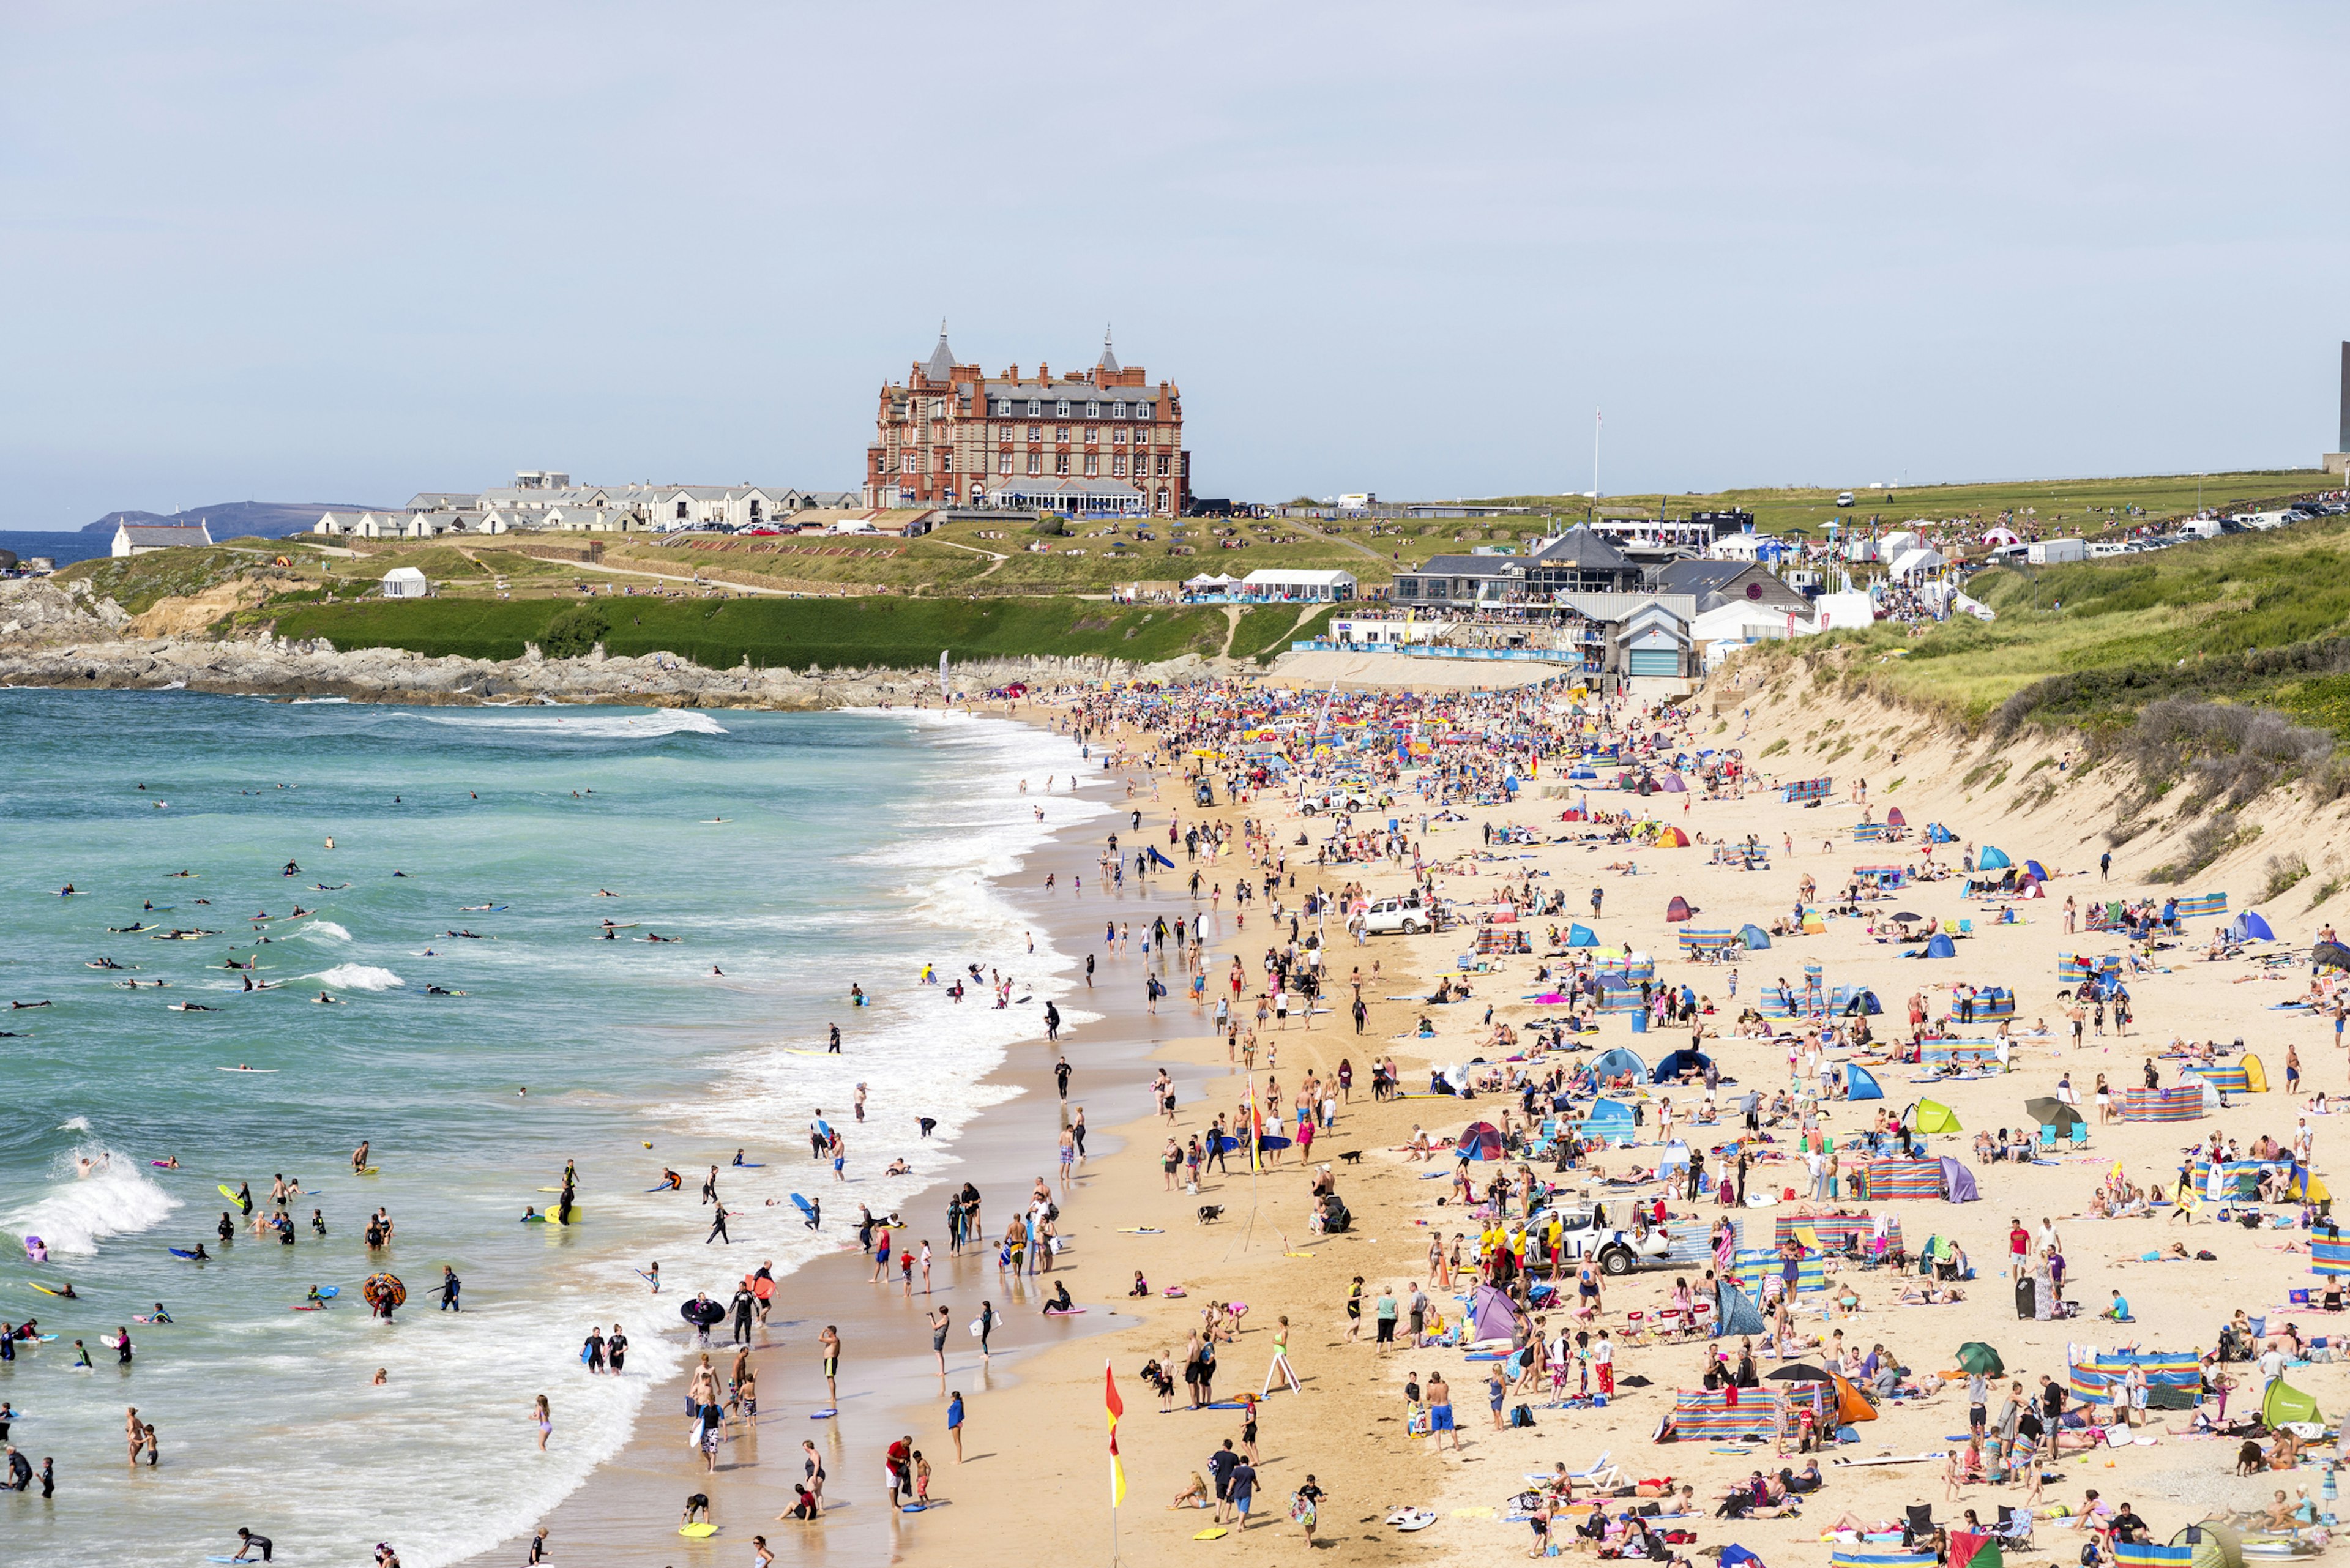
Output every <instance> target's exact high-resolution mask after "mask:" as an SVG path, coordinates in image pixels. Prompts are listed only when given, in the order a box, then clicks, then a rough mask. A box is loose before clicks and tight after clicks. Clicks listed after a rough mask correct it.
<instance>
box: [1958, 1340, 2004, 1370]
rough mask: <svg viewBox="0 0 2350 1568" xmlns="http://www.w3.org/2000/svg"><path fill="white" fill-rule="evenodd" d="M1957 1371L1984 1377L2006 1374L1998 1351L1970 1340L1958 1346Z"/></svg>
mask: <svg viewBox="0 0 2350 1568" xmlns="http://www.w3.org/2000/svg"><path fill="white" fill-rule="evenodd" d="M1959 1370H1960V1371H1961V1372H1980V1373H1981V1374H1982V1375H1983V1376H1986V1377H1998V1376H2002V1375H2004V1374H2005V1373H2006V1371H2007V1363H2005V1362H2003V1361H2002V1360H2001V1359H2000V1358H1999V1352H1998V1351H1996V1350H1993V1349H1992V1348H1991V1346H1990V1345H1985V1344H1984V1343H1983V1342H1982V1341H1981V1340H1980V1339H1970V1340H1969V1341H1967V1342H1966V1343H1965V1344H1964V1345H1960V1346H1959Z"/></svg>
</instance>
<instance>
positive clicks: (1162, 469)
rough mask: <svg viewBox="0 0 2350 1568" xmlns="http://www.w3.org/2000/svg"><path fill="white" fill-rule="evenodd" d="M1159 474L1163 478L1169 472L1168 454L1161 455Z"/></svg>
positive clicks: (1162, 453)
mask: <svg viewBox="0 0 2350 1568" xmlns="http://www.w3.org/2000/svg"><path fill="white" fill-rule="evenodd" d="M1166 472H1167V454H1166V453H1165V452H1161V453H1159V474H1160V475H1161V476H1162V477H1163V476H1164V475H1165V474H1166Z"/></svg>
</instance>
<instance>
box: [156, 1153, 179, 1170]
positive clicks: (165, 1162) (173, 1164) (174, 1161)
mask: <svg viewBox="0 0 2350 1568" xmlns="http://www.w3.org/2000/svg"><path fill="white" fill-rule="evenodd" d="M155 1163H156V1164H157V1165H160V1166H161V1167H162V1168H164V1169H165V1170H177V1169H179V1168H180V1159H179V1157H178V1156H177V1155H174V1156H172V1158H169V1159H159V1160H157V1161H156V1162H155Z"/></svg>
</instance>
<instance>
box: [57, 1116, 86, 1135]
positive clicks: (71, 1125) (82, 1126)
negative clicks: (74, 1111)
mask: <svg viewBox="0 0 2350 1568" xmlns="http://www.w3.org/2000/svg"><path fill="white" fill-rule="evenodd" d="M57 1131H59V1132H88V1131H89V1118H88V1116H68V1117H67V1118H66V1119H65V1120H63V1121H61V1122H59V1123H58V1124H57Z"/></svg>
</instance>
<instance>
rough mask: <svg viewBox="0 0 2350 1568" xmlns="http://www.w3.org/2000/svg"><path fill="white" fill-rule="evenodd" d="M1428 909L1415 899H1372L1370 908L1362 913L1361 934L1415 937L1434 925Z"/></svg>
mask: <svg viewBox="0 0 2350 1568" xmlns="http://www.w3.org/2000/svg"><path fill="white" fill-rule="evenodd" d="M1435 923H1436V922H1435V921H1434V919H1431V918H1430V914H1429V911H1428V907H1427V906H1426V905H1424V904H1422V903H1421V902H1420V901H1419V899H1417V898H1374V899H1372V900H1371V907H1370V908H1369V909H1366V910H1364V911H1363V934H1364V935H1366V936H1373V937H1378V936H1392V935H1394V934H1395V933H1396V932H1398V931H1401V932H1402V933H1403V934H1404V935H1405V936H1408V937H1416V936H1418V935H1419V933H1420V932H1422V931H1424V930H1427V929H1430V927H1432V926H1433V925H1435Z"/></svg>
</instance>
